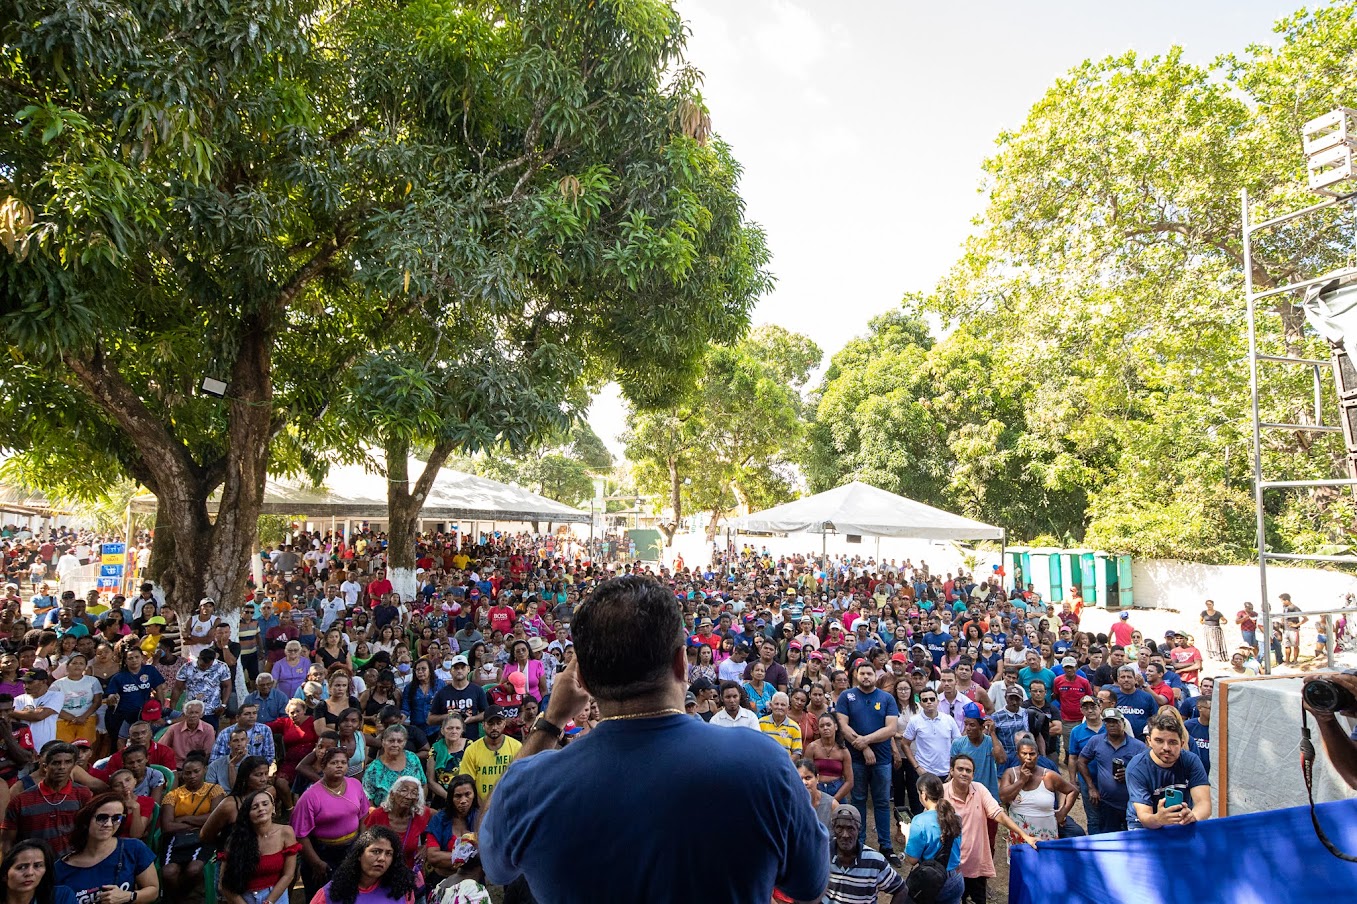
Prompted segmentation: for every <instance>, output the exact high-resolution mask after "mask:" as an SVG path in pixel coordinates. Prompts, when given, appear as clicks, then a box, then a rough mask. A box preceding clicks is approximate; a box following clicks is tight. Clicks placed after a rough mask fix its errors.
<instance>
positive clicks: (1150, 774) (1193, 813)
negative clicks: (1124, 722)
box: [1126, 710, 1211, 829]
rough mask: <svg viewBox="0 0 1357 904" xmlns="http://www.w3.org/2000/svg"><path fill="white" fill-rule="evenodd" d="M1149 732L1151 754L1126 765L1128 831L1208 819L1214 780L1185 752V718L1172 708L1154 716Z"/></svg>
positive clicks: (1148, 752)
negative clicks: (1128, 799) (1183, 721)
mask: <svg viewBox="0 0 1357 904" xmlns="http://www.w3.org/2000/svg"><path fill="white" fill-rule="evenodd" d="M1146 734H1147V736H1148V738H1149V750H1147V751H1145V752H1144V753H1140V754H1137V755H1136V757H1135V758H1134V759H1132V760H1131V761H1130V762H1129V763H1127V764H1126V790H1127V796H1128V797H1129V798H1130V805H1129V806H1128V807H1127V808H1126V827H1127V828H1128V829H1161V828H1163V827H1164V826H1173V825H1191V824H1192V823H1194V822H1197V821H1199V820H1202V819H1209V818H1210V817H1211V780H1210V778H1209V777H1208V776H1207V774H1206V769H1204V768H1203V767H1202V761H1201V760H1200V759H1199V758H1198V757H1197V755H1196V754H1195V753H1193V752H1192V751H1191V750H1187V749H1184V746H1183V744H1184V742H1185V741H1186V740H1187V730H1186V729H1185V728H1184V727H1183V723H1182V717H1181V716H1179V715H1178V713H1177V712H1176V711H1172V710H1165V711H1164V712H1160V713H1155V714H1154V715H1153V716H1151V717H1150V720H1149V722H1148V724H1147V725H1146Z"/></svg>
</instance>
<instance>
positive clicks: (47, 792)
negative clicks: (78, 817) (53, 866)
mask: <svg viewBox="0 0 1357 904" xmlns="http://www.w3.org/2000/svg"><path fill="white" fill-rule="evenodd" d="M93 797H94V793H93V792H91V791H90V789H89V788H86V787H85V786H84V785H74V784H67V785H66V787H65V788H62V789H61V790H60V791H53V790H52V789H51V788H48V787H47V786H46V785H41V784H37V785H32V786H30V787H29V788H28V789H27V790H25V791H20V792H19V793H17V794H15V795H14V796H13V797H11V798H10V799H9V807H8V808H6V810H5V821H4V825H3V828H4V829H5V830H6V831H11V832H15V833H17V835H18V838H19V840H26V839H29V838H36V839H38V840H39V841H45V842H47V843H48V845H50V846H51V848H52V853H54V854H56V855H57V856H58V857H60V856H61V855H62V854H64V853H66V851H67V850H68V849H69V848H70V844H71V829H72V827H74V826H75V814H76V813H78V812H80V808H81V807H83V806H84V805H85V804H87V803H89V802H90V800H91V799H93Z"/></svg>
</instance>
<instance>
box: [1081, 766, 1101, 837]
mask: <svg viewBox="0 0 1357 904" xmlns="http://www.w3.org/2000/svg"><path fill="white" fill-rule="evenodd" d="M1078 784H1079V799H1080V800H1082V801H1083V802H1084V815H1085V816H1086V817H1088V833H1089V834H1090V835H1097V834H1099V833H1100V832H1101V831H1102V820H1101V819H1100V818H1099V817H1100V816H1101V813H1100V810H1101V808H1100V807H1095V806H1093V805H1092V804H1091V803H1089V801H1088V782H1086V781H1084V777H1083V776H1082V775H1081V776H1079V777H1078Z"/></svg>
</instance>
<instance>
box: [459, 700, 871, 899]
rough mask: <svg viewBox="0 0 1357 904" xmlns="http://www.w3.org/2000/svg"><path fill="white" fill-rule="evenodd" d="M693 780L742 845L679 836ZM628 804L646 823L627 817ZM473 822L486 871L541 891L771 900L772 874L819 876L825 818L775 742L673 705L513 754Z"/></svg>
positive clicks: (803, 894)
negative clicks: (644, 826) (670, 711)
mask: <svg viewBox="0 0 1357 904" xmlns="http://www.w3.org/2000/svg"><path fill="white" fill-rule="evenodd" d="M886 762H887V763H889V762H890V760H889V758H888V759H887V760H886ZM698 782H701V783H702V786H703V788H704V791H705V792H707V793H710V794H711V795H712V799H713V800H720V801H721V802H722V805H723V808H722V827H723V830H728V831H729V833H730V834H729V837H730V838H732V839H738V840H739V843H738V856H735V857H731V858H726V859H724V860H719V861H718V862H714V861H713V860H712V859H711V856H710V851H709V850H707V849H706V848H705V847H704V846H702V845H695V844H685V843H680V842H681V841H682V839H683V838H685V837H687V834H686V831H685V830H684V829H683V828H682V826H683V824H684V820H685V819H686V818H687V817H686V815H685V814H688V813H690V812H691V810H692V805H693V801H692V788H693V787H694V785H695V784H696V783H698ZM605 792H606V793H605ZM638 813H644V814H646V815H647V819H648V820H649V822H650V824H652V825H653V826H655V827H656V830H655V831H637V830H636V818H635V817H636V814H638ZM665 827H667V828H665ZM479 830H480V831H479V836H480V851H481V860H482V863H483V864H484V866H485V874H486V878H487V879H488V880H489V882H491V883H493V884H495V885H505V884H508V883H510V882H512V881H513V880H515V879H516V878H518V877H519V876H520V875H521V876H524V877H525V878H526V879H527V880H528V885H530V886H531V887H532V891H533V895H534V897H535V898H536V899H537V900H538V901H540V902H541V904H594V902H600V901H607V902H611V901H622V902H630V901H653V900H669V901H705V900H710V899H711V897H712V894H713V890H719V894H720V898H721V900H728V901H767V900H769V899H770V898H771V897H772V895H773V887H774V886H775V885H776V886H777V887H778V888H780V889H782V890H783V891H784V892H786V893H787V894H788V895H790V896H791V897H792V898H793V899H795V900H802V901H804V900H810V899H813V898H816V897H817V896H818V895H819V894H820V892H821V890H822V889H823V888H824V887H825V883H826V881H827V880H828V878H829V860H830V858H829V856H828V851H829V832H828V831H827V830H826V829H825V827H824V826H823V825H822V824H821V823H820V821H819V819H818V818H817V817H816V815H815V810H814V808H812V807H811V806H810V800H809V798H808V797H807V795H806V789H805V787H804V786H803V785H802V783H801V779H800V778H799V777H798V776H797V774H796V769H795V768H794V767H793V766H792V761H791V759H790V758H789V757H788V756H787V752H786V751H785V750H783V749H782V747H781V745H779V744H778V743H777V741H775V740H773V739H772V738H771V737H769V736H767V735H765V734H763V733H762V732H757V731H728V730H726V729H724V728H718V727H717V726H714V725H708V724H707V723H706V722H703V721H702V720H701V719H691V718H689V717H687V716H682V715H678V716H665V717H661V718H654V719H636V720H631V721H614V722H605V723H603V724H601V725H599V726H598V727H597V728H595V729H594V730H593V731H591V732H589V733H588V734H587V735H585V736H584V737H583V738H581V739H580V740H578V741H573V742H571V743H570V744H569V745H568V746H566V747H565V748H564V749H561V750H550V751H545V752H543V753H540V754H538V755H537V756H534V757H530V758H528V759H522V760H518V761H516V762H514V763H513V764H512V765H511V766H510V767H509V768H508V770H506V771H505V773H504V775H503V777H502V778H500V780H499V784H498V785H496V786H495V799H494V805H493V806H492V807H490V808H488V809H487V810H486V811H485V813H484V815H483V816H482V817H481V821H480V826H479ZM581 875H587V876H588V877H589V880H588V881H587V882H571V881H566V878H567V877H576V876H581Z"/></svg>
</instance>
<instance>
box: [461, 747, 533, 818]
mask: <svg viewBox="0 0 1357 904" xmlns="http://www.w3.org/2000/svg"><path fill="white" fill-rule="evenodd" d="M522 746H523V744H522V742H520V741H516V740H514V739H513V738H511V737H509V736H508V735H505V737H504V743H502V744H500V746H499V749H498V750H491V749H490V748H489V747H486V746H485V738H479V739H477V740H475V741H472V742H471V743H470V744H468V745H466V753H464V754H462V771H463V772H465V773H466V774H467V775H469V776H471V777H472V778H473V779H475V780H476V794H477V795H478V796H479V797H480V799H481V806H482V807H484V806H485V802H486V800H487V799H488V798H489V797H490V793H491V792H492V791H494V790H495V785H497V784H499V780H500V777H501V776H503V775H504V770H506V769H508V768H509V764H510V763H512V762H513V761H514V757H515V756H517V755H518V751H519V748H520V747H522Z"/></svg>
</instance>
